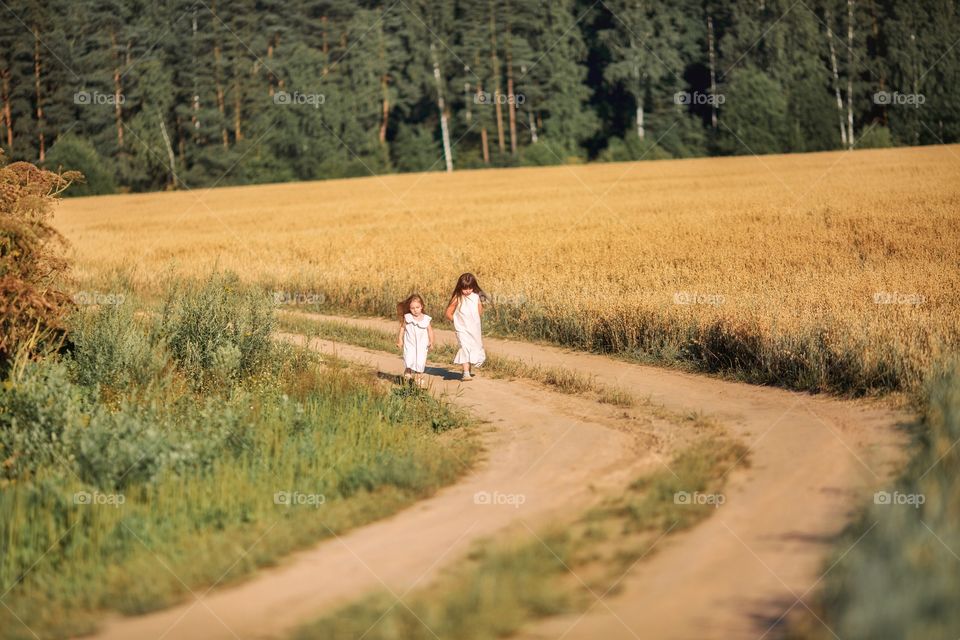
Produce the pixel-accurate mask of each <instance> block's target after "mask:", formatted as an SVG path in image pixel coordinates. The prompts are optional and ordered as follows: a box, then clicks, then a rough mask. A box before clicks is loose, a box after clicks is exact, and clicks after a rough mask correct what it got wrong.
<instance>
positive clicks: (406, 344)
mask: <svg viewBox="0 0 960 640" xmlns="http://www.w3.org/2000/svg"><path fill="white" fill-rule="evenodd" d="M424 306H425V305H424V304H423V298H421V297H420V296H419V295H418V294H416V293H415V294H413V295H411V296H410V297H409V298H407V299H406V300H404V301H403V302H401V303H400V304H398V305H397V315H398V316H399V317H400V332H399V333H398V334H397V346H398V347H400V348H402V349H403V365H404V371H403V378H404V380H412V379H413V377H414V376H416V382H417V386H419V387H425V386H426V385H427V381H426V379H425V378H424V377H423V371H424V369H426V366H427V351H428V350H429V349H430V348H431V347H433V325H432V324H430V320H431V318H430V316H428V315H427V314H425V313H424V312H423V308H424Z"/></svg>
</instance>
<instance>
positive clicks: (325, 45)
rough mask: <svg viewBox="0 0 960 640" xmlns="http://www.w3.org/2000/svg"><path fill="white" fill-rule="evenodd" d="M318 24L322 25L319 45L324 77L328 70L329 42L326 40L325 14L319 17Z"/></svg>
mask: <svg viewBox="0 0 960 640" xmlns="http://www.w3.org/2000/svg"><path fill="white" fill-rule="evenodd" d="M320 24H321V25H323V27H322V31H321V34H320V37H321V40H322V43H323V44H322V45H321V49H322V51H323V77H324V78H326V77H327V73H328V72H329V71H330V68H329V64H330V44H329V43H328V42H327V16H323V17H321V18H320Z"/></svg>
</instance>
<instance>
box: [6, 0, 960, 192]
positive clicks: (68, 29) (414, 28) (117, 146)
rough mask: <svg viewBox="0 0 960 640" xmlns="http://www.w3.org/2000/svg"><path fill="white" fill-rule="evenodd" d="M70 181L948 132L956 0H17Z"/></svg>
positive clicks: (307, 174) (958, 127) (20, 55)
mask: <svg viewBox="0 0 960 640" xmlns="http://www.w3.org/2000/svg"><path fill="white" fill-rule="evenodd" d="M0 5H2V6H0V15H2V16H3V20H2V21H0V147H2V148H3V149H5V151H6V153H7V155H8V156H9V157H10V158H11V159H22V160H28V161H31V162H36V163H39V164H40V165H41V166H44V167H47V168H50V169H56V168H57V167H61V166H62V167H64V168H67V169H79V170H81V171H83V172H84V173H86V174H87V181H88V183H87V184H86V185H85V186H84V187H83V188H80V189H77V192H80V193H83V192H86V193H104V192H110V191H115V190H130V191H149V190H158V189H173V188H192V187H194V186H209V185H214V184H243V183H253V182H275V181H287V180H310V179H319V178H330V177H349V176H360V175H370V174H380V173H386V172H402V171H424V170H445V169H446V170H451V169H459V168H479V167H487V166H514V165H520V164H526V165H543V164H557V163H566V162H578V161H584V160H635V159H657V158H667V157H690V156H702V155H728V154H747V153H755V154H764V153H779V152H800V151H819V150H829V149H841V148H863V147H877V146H892V145H914V144H936V143H943V142H947V143H949V142H956V141H957V139H958V136H960V95H958V89H957V87H960V45H958V39H960V17H958V7H960V3H958V2H957V0H916V1H910V2H907V1H905V0H904V1H894V0H752V1H750V2H734V1H733V0H644V1H640V0H435V1H427V0H387V1H385V2H365V1H346V0H291V1H286V2H285V1H283V0H232V1H230V2H224V1H223V0H220V1H218V0H152V1H149V2H148V1H145V0H84V1H83V2H76V1H75V0H42V1H41V0H6V1H5V2H3V3H0Z"/></svg>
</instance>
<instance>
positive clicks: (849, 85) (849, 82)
mask: <svg viewBox="0 0 960 640" xmlns="http://www.w3.org/2000/svg"><path fill="white" fill-rule="evenodd" d="M853 4H854V2H853V0H847V60H848V67H849V68H848V69H847V148H849V149H853V145H854V137H853V71H854V67H853Z"/></svg>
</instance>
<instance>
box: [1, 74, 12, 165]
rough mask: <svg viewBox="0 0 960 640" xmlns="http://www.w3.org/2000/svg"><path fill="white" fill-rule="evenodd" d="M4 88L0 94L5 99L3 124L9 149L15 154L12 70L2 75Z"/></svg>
mask: <svg viewBox="0 0 960 640" xmlns="http://www.w3.org/2000/svg"><path fill="white" fill-rule="evenodd" d="M0 80H2V82H3V84H2V88H0V93H2V97H3V124H4V126H5V127H6V129H7V136H6V137H7V149H8V150H9V151H10V153H13V109H12V108H11V107H10V69H4V71H3V73H2V74H0Z"/></svg>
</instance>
